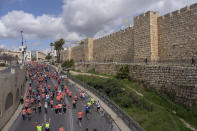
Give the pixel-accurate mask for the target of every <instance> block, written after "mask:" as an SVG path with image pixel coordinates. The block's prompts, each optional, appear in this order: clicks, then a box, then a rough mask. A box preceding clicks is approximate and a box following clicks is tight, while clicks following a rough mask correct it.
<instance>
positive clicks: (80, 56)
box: [71, 43, 85, 62]
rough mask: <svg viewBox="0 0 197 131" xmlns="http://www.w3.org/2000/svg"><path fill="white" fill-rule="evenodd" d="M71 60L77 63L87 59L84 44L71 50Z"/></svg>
mask: <svg viewBox="0 0 197 131" xmlns="http://www.w3.org/2000/svg"><path fill="white" fill-rule="evenodd" d="M71 50H72V52H71V59H73V60H74V61H75V62H79V61H84V59H85V52H84V44H83V43H82V44H78V46H75V47H72V48H71Z"/></svg>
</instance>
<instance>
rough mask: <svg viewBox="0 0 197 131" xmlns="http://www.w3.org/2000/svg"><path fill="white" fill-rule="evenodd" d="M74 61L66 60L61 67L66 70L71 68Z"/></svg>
mask: <svg viewBox="0 0 197 131" xmlns="http://www.w3.org/2000/svg"><path fill="white" fill-rule="evenodd" d="M74 65H75V64H74V60H73V59H71V60H66V61H64V62H63V63H62V67H66V68H71V67H74Z"/></svg>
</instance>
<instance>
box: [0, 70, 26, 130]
mask: <svg viewBox="0 0 197 131" xmlns="http://www.w3.org/2000/svg"><path fill="white" fill-rule="evenodd" d="M25 75H26V71H25V70H24V69H19V68H15V73H14V74H12V73H11V72H6V73H1V75H0V90H1V91H0V130H1V129H2V128H3V126H4V125H5V124H6V123H7V122H8V121H9V119H10V118H11V116H12V115H13V113H14V112H15V111H16V109H17V107H18V105H19V101H20V98H21V96H23V95H24V90H25V86H24V85H25ZM11 96H12V97H11ZM11 103H12V104H11ZM8 105H10V106H8ZM6 107H8V108H7V109H6Z"/></svg>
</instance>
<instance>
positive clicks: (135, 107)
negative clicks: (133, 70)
mask: <svg viewBox="0 0 197 131" xmlns="http://www.w3.org/2000/svg"><path fill="white" fill-rule="evenodd" d="M74 77H76V78H78V79H80V80H81V81H84V82H86V83H88V84H90V85H91V86H95V85H103V83H105V82H106V81H107V79H102V78H99V77H91V76H84V75H78V76H74ZM110 78H112V79H115V78H113V77H110ZM116 80H117V79H116ZM117 81H118V82H119V83H120V84H121V86H122V87H123V88H124V90H125V91H124V93H123V94H124V95H125V96H127V95H128V92H130V91H132V90H133V89H134V90H136V91H138V92H139V93H141V94H143V96H139V95H136V96H135V97H137V98H138V99H140V100H142V101H143V102H144V101H145V102H144V103H145V105H148V107H149V106H151V107H153V110H152V111H150V110H147V109H145V108H144V107H143V106H139V104H136V103H132V105H131V106H129V107H128V108H126V107H124V106H122V102H121V101H120V100H117V98H113V97H110V99H111V100H113V101H114V102H116V104H118V105H119V106H120V107H121V108H122V109H123V110H125V111H126V112H127V113H128V114H129V115H130V116H131V117H132V118H133V119H135V120H136V121H137V122H138V123H139V124H140V125H141V126H142V127H143V128H144V129H145V130H147V131H160V130H161V131H190V129H188V128H186V127H185V126H184V124H183V123H182V122H181V121H180V120H179V117H182V118H183V119H184V120H185V121H187V122H188V123H190V124H191V125H192V126H194V127H196V128H197V111H196V110H192V111H191V110H186V109H185V108H183V107H182V106H180V105H177V104H175V103H174V102H172V101H171V100H170V99H169V98H168V97H167V96H162V97H160V96H159V95H157V94H156V93H154V92H153V91H150V90H147V89H145V88H143V87H140V86H139V85H137V84H135V83H132V82H130V81H128V80H117ZM97 88H98V86H97ZM98 89H99V88H98ZM100 91H101V92H103V90H100ZM124 95H120V96H119V97H118V98H120V99H121V98H122V97H124ZM123 99H124V98H123ZM129 99H130V98H129ZM126 100H127V99H126ZM173 112H176V113H173Z"/></svg>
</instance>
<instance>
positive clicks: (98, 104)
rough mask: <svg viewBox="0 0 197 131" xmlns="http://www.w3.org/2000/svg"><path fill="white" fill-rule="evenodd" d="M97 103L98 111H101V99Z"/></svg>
mask: <svg viewBox="0 0 197 131" xmlns="http://www.w3.org/2000/svg"><path fill="white" fill-rule="evenodd" d="M96 105H97V112H100V107H101V105H100V103H99V101H97V102H96Z"/></svg>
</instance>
